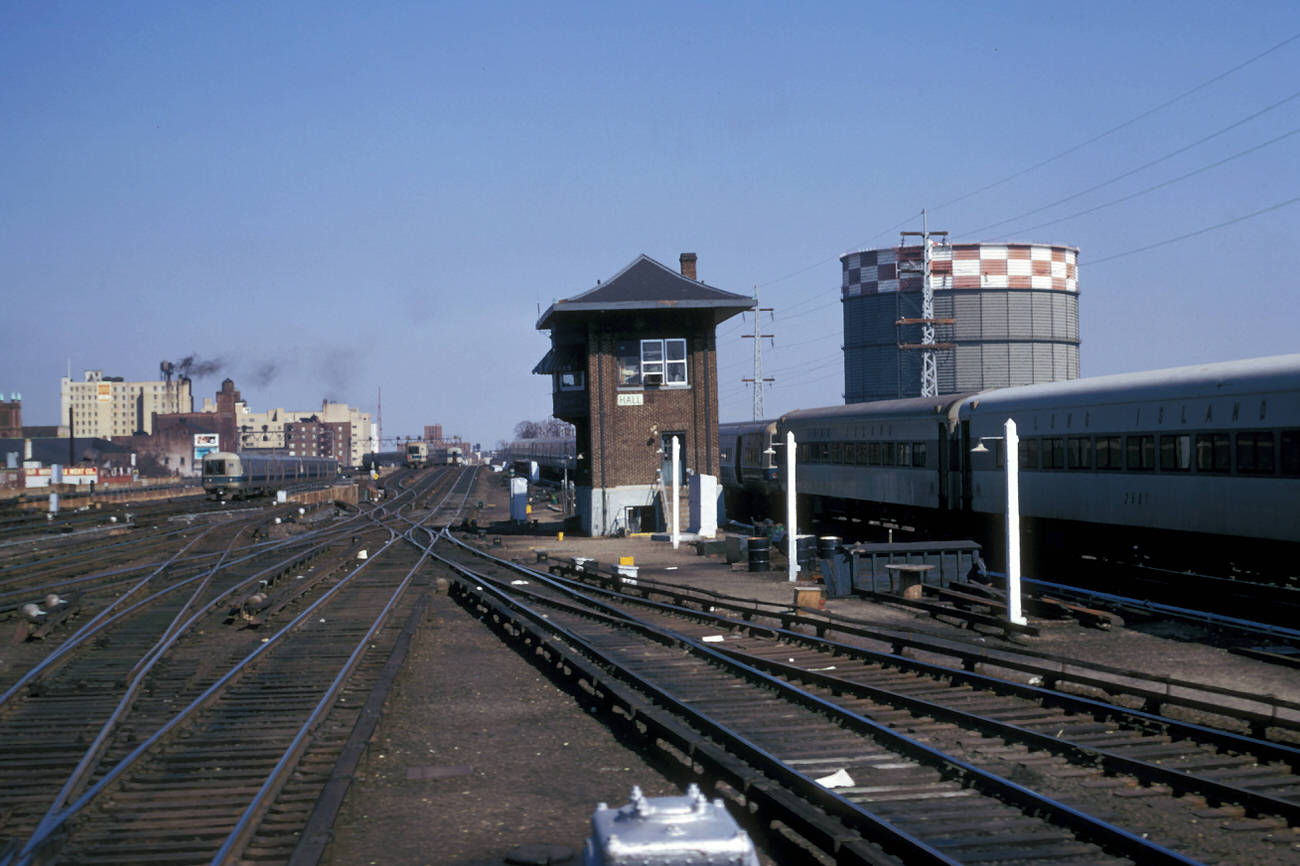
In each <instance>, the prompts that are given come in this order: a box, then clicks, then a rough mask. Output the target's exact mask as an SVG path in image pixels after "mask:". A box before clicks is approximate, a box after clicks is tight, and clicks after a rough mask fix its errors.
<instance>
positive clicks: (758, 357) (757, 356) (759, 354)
mask: <svg viewBox="0 0 1300 866" xmlns="http://www.w3.org/2000/svg"><path fill="white" fill-rule="evenodd" d="M770 312H772V308H771V307H760V306H759V305H758V286H755V287H754V333H752V334H741V335H740V336H741V337H743V338H745V339H746V340H753V341H754V378H752V379H741V380H740V381H742V382H752V383H753V385H754V420H755V421H760V420H762V418H763V416H764V415H765V414H766V413H765V411H764V409H763V385H764V383H766V382H775V381H776V380H775V379H773V378H771V377H770V376H769V377H768V378H766V379H765V378H763V344H762V341H763V340H765V339H766V340H774V339H775V337H773V335H771V334H764V333H762V328H761V327H759V322H758V314H759V313H770Z"/></svg>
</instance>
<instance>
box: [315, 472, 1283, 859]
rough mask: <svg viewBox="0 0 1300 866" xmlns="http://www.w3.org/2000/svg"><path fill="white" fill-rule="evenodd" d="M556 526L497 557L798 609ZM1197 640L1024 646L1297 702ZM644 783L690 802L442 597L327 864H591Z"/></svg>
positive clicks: (690, 564)
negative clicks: (606, 825)
mask: <svg viewBox="0 0 1300 866" xmlns="http://www.w3.org/2000/svg"><path fill="white" fill-rule="evenodd" d="M499 482H500V477H499V476H492V475H486V476H485V477H484V478H483V479H482V481H481V483H480V487H479V491H478V493H477V494H476V498H477V499H479V500H482V501H483V502H484V503H485V507H484V508H482V509H480V510H479V511H478V512H477V518H476V519H477V520H478V521H479V524H480V525H481V526H488V525H490V524H492V523H493V522H495V521H498V520H503V519H504V517H505V516H506V515H505V513H504V508H503V503H504V493H503V490H502V487H501V485H500V483H499ZM541 516H542V517H546V516H550V515H548V514H547V513H545V512H543V513H542V515H541ZM556 528H558V527H557V526H548V525H545V524H543V525H542V526H540V527H539V528H538V530H537V531H536V533H535V534H531V535H511V534H505V533H502V534H500V535H499V536H497V535H495V534H494V535H492V537H493V538H496V537H499V538H500V543H499V545H496V546H494V547H493V552H495V553H497V554H498V555H504V556H506V557H507V558H512V559H515V560H517V561H521V562H527V563H530V564H532V563H535V562H536V560H537V556H538V553H537V551H538V550H539V549H541V550H543V551H545V554H546V555H547V556H548V557H551V558H562V557H568V556H574V555H583V556H591V557H594V558H596V559H597V560H598V561H600V562H614V561H617V559H618V557H620V556H632V557H634V559H635V561H636V563H637V565H638V567H639V568H640V571H641V575H643V576H645V577H650V578H653V579H656V580H662V581H669V582H673V583H685V584H692V585H696V586H700V587H703V588H706V589H711V590H714V591H717V592H723V593H728V594H733V595H737V596H741V597H748V598H763V599H767V600H781V601H789V600H790V599H791V597H792V594H793V593H792V590H791V588H790V586H789V584H788V583H787V582H786V580H785V578H784V575H782V574H779V573H778V574H771V575H751V574H749V573H747V572H745V571H739V570H735V569H733V568H732V567H730V566H728V565H727V564H726V562H725V561H723V560H720V559H719V558H716V557H702V556H697V555H696V554H695V551H694V549H693V548H691V547H689V546H687V545H683V546H682V547H681V548H680V549H679V550H676V551H674V550H673V549H672V547H671V545H670V544H668V543H666V542H663V541H654V540H651V539H650V538H645V537H635V538H623V539H589V538H574V537H572V536H569V537H566V538H564V539H563V540H560V539H558V538H557V537H556V535H555V530H556ZM539 567H540V568H542V569H544V568H545V565H540V566H539ZM827 607H828V609H829V610H832V611H834V612H837V613H843V614H845V615H848V616H853V617H855V618H861V619H866V620H871V621H874V622H878V623H879V624H880V625H882V626H887V627H890V628H910V629H913V630H915V631H918V632H926V633H932V634H940V635H945V636H959V637H961V638H962V639H965V640H980V639H981V638H979V637H976V636H973V635H972V633H971V632H970V631H966V630H962V629H958V628H956V627H953V626H949V625H946V624H944V623H941V622H937V621H934V620H931V619H929V618H928V617H925V616H923V615H922V616H918V615H917V614H916V613H915V612H912V611H909V610H906V609H904V608H898V607H893V606H889V605H881V604H874V603H869V602H865V601H861V600H857V599H843V600H831V601H829V602H828V603H827ZM1196 638H1197V635H1196V634H1195V633H1192V632H1189V631H1187V630H1184V629H1162V628H1147V629H1145V630H1139V629H1136V628H1117V629H1113V630H1111V631H1108V632H1107V631H1099V630H1096V629H1086V628H1083V627H1080V626H1077V625H1067V624H1048V625H1046V626H1045V627H1044V628H1043V632H1042V634H1041V635H1040V636H1039V637H1036V638H1028V639H1020V643H1022V644H1023V645H1025V646H1028V647H1033V648H1035V649H1039V650H1042V651H1050V652H1059V653H1061V654H1062V655H1065V656H1067V657H1073V658H1078V659H1080V660H1096V661H1105V662H1107V663H1109V664H1112V665H1117V666H1123V667H1130V668H1134V669H1139V670H1144V671H1148V672H1150V673H1156V674H1168V675H1177V676H1179V677H1195V678H1198V679H1202V680H1204V681H1206V682H1213V683H1218V684H1220V685H1223V686H1226V687H1231V688H1237V689H1243V690H1251V691H1255V692H1257V693H1260V694H1274V695H1279V696H1286V697H1289V698H1291V699H1293V700H1297V699H1300V677H1297V676H1296V675H1295V672H1294V671H1293V670H1291V669H1288V668H1284V667H1279V666H1275V665H1270V664H1266V663H1262V662H1256V661H1252V660H1248V659H1244V658H1242V657H1239V656H1234V655H1231V654H1229V653H1227V652H1225V651H1223V650H1219V649H1215V648H1212V647H1208V646H1204V645H1202V644H1200V643H1198V642H1197V641H1196ZM982 639H983V640H987V641H988V642H989V644H990V645H998V644H1000V643H1002V641H1003V639H1002V638H1001V637H1000V636H996V635H989V636H986V637H984V638H982ZM633 785H640V786H641V788H642V789H643V790H644V791H645V793H646V794H647V795H648V796H662V795H676V794H680V793H681V791H680V789H679V787H678V786H677V785H676V784H675V783H673V782H670V781H669V780H667V779H666V778H665V777H664V776H663V775H661V774H660V772H659V771H657V770H656V769H655V768H654V767H653V766H651V765H650V764H649V763H647V762H646V759H645V758H643V757H642V756H641V755H639V754H637V753H636V752H633V751H631V750H629V749H627V748H625V747H624V746H623V745H621V744H620V743H619V742H618V741H617V739H616V738H615V736H614V735H613V734H612V733H611V732H610V731H609V730H608V729H607V728H605V726H604V725H602V724H601V723H599V722H598V721H596V720H595V719H593V718H592V717H591V716H590V715H589V714H588V713H587V712H586V711H585V710H584V708H583V707H582V706H580V702H579V701H576V700H575V699H574V698H573V697H571V696H570V695H568V694H567V693H565V692H563V691H561V690H560V689H559V688H558V687H556V686H555V685H553V684H552V683H551V682H550V681H549V680H548V679H547V678H546V677H545V675H544V674H543V673H542V672H541V671H539V670H538V669H537V668H535V667H533V666H532V665H531V664H530V663H529V662H528V661H526V660H525V659H523V658H521V657H520V656H519V655H517V654H516V653H515V652H514V651H513V650H512V649H510V648H508V647H506V646H505V645H504V644H502V643H501V641H500V640H499V639H498V638H497V637H496V636H495V635H494V634H493V633H492V632H491V630H490V629H488V628H487V627H486V626H485V625H484V624H482V623H480V622H478V621H477V620H476V619H474V618H473V617H471V616H470V615H469V614H467V613H466V611H465V610H464V609H463V608H461V607H460V606H459V605H458V604H456V603H455V602H454V601H452V600H451V599H449V598H448V597H447V596H445V595H439V596H437V597H436V598H435V599H434V603H433V605H432V607H431V611H430V616H429V620H428V622H427V623H426V624H425V626H424V627H422V628H421V629H420V631H419V633H418V635H417V637H416V641H415V643H414V644H413V647H412V652H411V655H410V657H409V658H408V660H407V663H406V666H405V668H404V669H403V671H402V673H401V674H400V675H399V678H398V681H397V685H396V688H395V691H394V692H393V694H392V695H391V696H390V697H389V700H388V703H387V705H386V706H385V711H384V717H383V720H382V721H381V723H380V726H379V728H378V730H377V732H376V734H375V736H374V738H373V740H372V742H371V745H370V748H369V751H368V753H367V755H366V757H365V758H364V759H363V761H362V764H361V765H360V766H359V768H358V770H357V773H356V776H355V778H354V780H353V784H352V786H351V788H350V790H349V793H348V796H347V800H346V802H345V804H344V807H343V810H342V811H341V812H340V814H339V817H338V820H337V821H336V823H335V827H334V836H333V841H332V843H331V844H330V846H329V848H328V850H327V851H326V855H325V861H324V862H325V863H327V864H331V866H344V864H347V866H351V864H417V863H418V864H447V866H498V864H501V863H503V862H506V861H505V858H506V856H507V855H508V854H509V853H510V852H511V850H512V849H514V848H515V846H518V845H535V844H547V843H549V844H555V845H560V846H564V847H566V848H568V849H570V850H571V851H572V852H573V859H572V860H571V861H570V862H573V863H580V862H581V856H582V854H581V848H582V842H583V840H584V838H585V837H586V836H587V834H588V832H589V829H590V824H589V821H590V817H591V813H592V811H593V810H594V809H595V807H596V804H597V803H599V802H602V801H603V802H607V803H608V804H610V805H611V806H618V805H622V804H623V803H625V802H626V801H627V798H628V793H629V791H630V789H631V787H632V786H633ZM543 862H545V861H543ZM552 862H560V861H559V860H558V859H556V860H553V861H552Z"/></svg>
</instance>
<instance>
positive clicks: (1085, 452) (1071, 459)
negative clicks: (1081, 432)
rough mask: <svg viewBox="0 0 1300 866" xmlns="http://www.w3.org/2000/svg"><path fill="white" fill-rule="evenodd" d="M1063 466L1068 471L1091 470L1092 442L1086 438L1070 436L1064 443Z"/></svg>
mask: <svg viewBox="0 0 1300 866" xmlns="http://www.w3.org/2000/svg"><path fill="white" fill-rule="evenodd" d="M1065 446H1066V447H1065V461H1066V463H1065V465H1066V468H1068V469H1091V468H1092V440H1091V439H1089V438H1088V437H1087V436H1072V437H1071V438H1069V439H1068V440H1066V443H1065Z"/></svg>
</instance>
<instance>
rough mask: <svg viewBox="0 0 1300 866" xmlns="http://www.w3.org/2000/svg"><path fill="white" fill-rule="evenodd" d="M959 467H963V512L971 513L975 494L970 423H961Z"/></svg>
mask: <svg viewBox="0 0 1300 866" xmlns="http://www.w3.org/2000/svg"><path fill="white" fill-rule="evenodd" d="M957 465H958V466H960V467H961V510H962V511H970V510H971V502H972V500H973V498H974V492H973V491H972V490H971V484H972V481H971V468H970V422H969V421H963V422H961V443H960V444H959V445H958V446H957Z"/></svg>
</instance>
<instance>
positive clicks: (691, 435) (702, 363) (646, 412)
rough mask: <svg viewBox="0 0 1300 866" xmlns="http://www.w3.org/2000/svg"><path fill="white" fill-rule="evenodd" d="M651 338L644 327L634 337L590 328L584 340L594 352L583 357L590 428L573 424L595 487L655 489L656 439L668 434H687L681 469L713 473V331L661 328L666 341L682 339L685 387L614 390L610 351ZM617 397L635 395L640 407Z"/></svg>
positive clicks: (661, 458)
mask: <svg viewBox="0 0 1300 866" xmlns="http://www.w3.org/2000/svg"><path fill="white" fill-rule="evenodd" d="M657 333H659V331H656V330H654V329H649V328H648V329H645V330H642V331H640V332H629V331H614V332H609V331H607V332H600V331H598V330H597V329H596V328H595V327H593V328H592V329H591V331H590V332H589V334H588V343H587V345H588V346H589V347H591V350H592V351H590V353H589V354H588V357H587V385H588V391H587V393H588V396H589V401H590V409H591V415H590V424H589V426H587V425H579V429H578V436H579V439H578V442H579V445H578V449H579V451H580V452H582V453H584V454H586V455H588V458H589V459H588V460H587V461H586V462H587V464H588V466H589V467H590V470H589V471H590V483H591V485H592V486H594V487H620V486H624V485H636V484H653V483H654V482H655V480H656V478H657V473H658V471H659V468H660V466H661V465H662V464H663V463H664V462H667V461H666V460H665V457H667V456H668V455H665V454H661V453H660V452H659V448H660V435H661V434H663V433H668V432H671V431H682V432H684V433H685V436H684V438H683V441H682V443H681V456H682V460H683V463H684V464H685V465H686V467H688V468H690V469H691V470H693V471H694V472H697V473H706V474H711V475H716V474H717V472H718V465H717V461H718V457H717V454H718V428H717V425H718V383H717V354H716V343H715V339H714V334H713V328H712V327H701V326H697V327H695V328H693V329H690V330H685V331H683V329H682V328H681V326H680V325H678V326H677V327H675V328H673V329H671V330H669V329H663V333H664V334H665V335H670V336H679V335H684V336H686V338H687V359H688V363H689V371H690V372H689V374H688V375H689V377H690V387H689V388H653V387H647V388H643V389H629V390H623V391H620V390H619V388H618V386H617V384H616V383H617V381H618V379H617V359H616V357H615V355H614V346H615V344H616V343H617V342H618V340H619V339H620V338H622V339H634V338H639V337H641V336H646V337H648V336H651V335H652V334H657ZM620 393H624V394H640V395H641V397H642V400H643V401H644V402H643V404H642V405H640V406H619V405H618V395H619V394H620ZM602 458H603V461H602ZM668 459H671V457H668ZM585 474H586V473H585V472H584V473H583V475H585ZM582 480H585V479H580V482H579V483H581V482H582Z"/></svg>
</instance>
